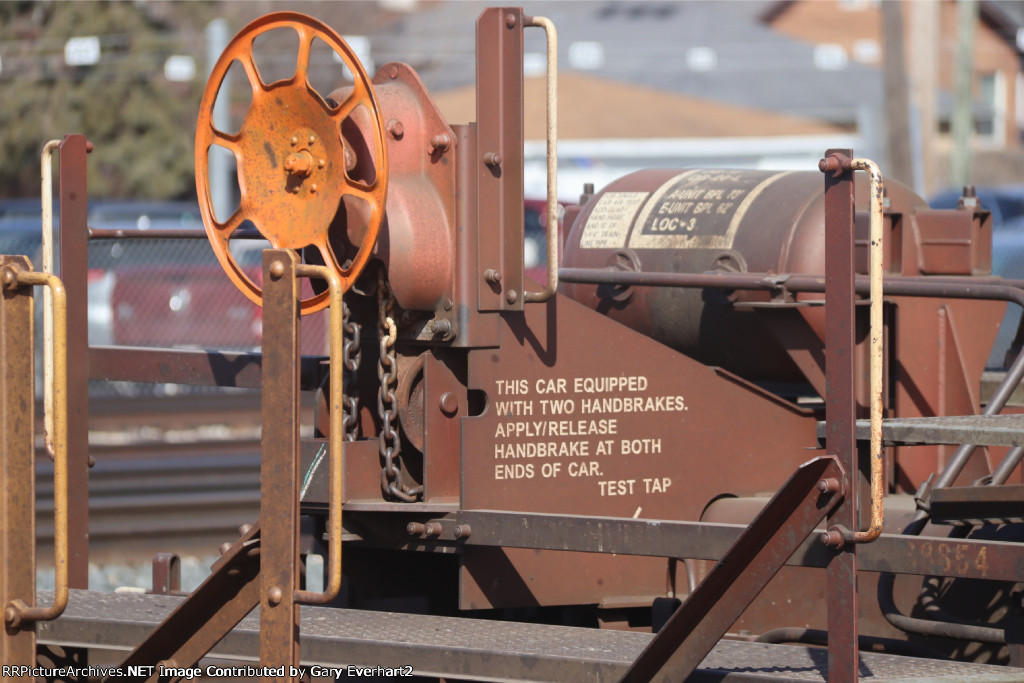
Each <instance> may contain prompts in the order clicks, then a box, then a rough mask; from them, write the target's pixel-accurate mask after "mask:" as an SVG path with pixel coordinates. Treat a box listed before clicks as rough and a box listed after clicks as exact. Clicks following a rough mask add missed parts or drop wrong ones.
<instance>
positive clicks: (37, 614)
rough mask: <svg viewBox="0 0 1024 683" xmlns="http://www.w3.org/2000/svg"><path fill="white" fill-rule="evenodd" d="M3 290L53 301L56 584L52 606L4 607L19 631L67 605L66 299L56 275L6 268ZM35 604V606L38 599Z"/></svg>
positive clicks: (13, 603) (19, 603)
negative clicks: (39, 289) (24, 289)
mask: <svg viewBox="0 0 1024 683" xmlns="http://www.w3.org/2000/svg"><path fill="white" fill-rule="evenodd" d="M2 281H3V286H4V287H19V286H31V287H35V286H44V287H46V288H47V290H48V291H49V292H50V293H51V295H52V297H53V311H52V313H53V319H52V328H53V351H54V352H53V378H52V379H53V384H52V387H51V389H50V395H51V396H52V397H53V406H54V413H53V423H54V426H53V449H54V451H53V517H54V521H53V528H54V538H53V545H54V571H55V573H56V578H55V580H54V596H53V604H52V605H50V606H49V607H30V606H29V605H28V604H27V603H26V602H25V601H24V600H21V599H15V600H11V601H10V602H9V603H7V605H6V606H5V607H4V621H6V622H7V623H8V624H9V625H11V626H12V627H16V626H18V625H19V624H22V623H24V622H27V621H52V620H54V619H56V618H57V617H59V616H60V615H61V614H63V613H64V608H65V607H67V604H68V555H69V550H68V438H67V435H68V398H67V386H68V362H67V361H68V358H67V349H68V328H67V295H66V292H65V290H64V284H63V283H62V282H61V281H60V278H58V277H57V276H56V275H52V274H50V273H36V272H31V271H25V270H19V269H18V268H12V267H8V268H5V269H4V271H3V275H2ZM31 599H32V601H33V602H35V596H33V597H32V598H31Z"/></svg>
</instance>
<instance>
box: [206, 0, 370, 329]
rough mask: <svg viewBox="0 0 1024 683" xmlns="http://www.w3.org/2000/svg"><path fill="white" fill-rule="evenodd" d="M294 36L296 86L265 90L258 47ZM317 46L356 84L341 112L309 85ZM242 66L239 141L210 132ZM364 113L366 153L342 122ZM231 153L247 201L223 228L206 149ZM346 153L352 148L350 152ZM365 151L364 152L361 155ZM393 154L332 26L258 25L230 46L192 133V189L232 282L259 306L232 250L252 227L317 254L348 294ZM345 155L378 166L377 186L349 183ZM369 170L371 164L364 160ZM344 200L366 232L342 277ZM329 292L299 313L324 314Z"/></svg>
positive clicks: (283, 244)
mask: <svg viewBox="0 0 1024 683" xmlns="http://www.w3.org/2000/svg"><path fill="white" fill-rule="evenodd" d="M281 28H290V29H293V30H294V31H296V32H297V33H298V36H299V43H298V44H299V48H298V57H297V59H296V69H295V73H294V74H293V75H292V76H291V78H288V79H285V80H279V81H276V82H273V83H270V84H267V83H264V81H263V78H262V77H261V75H260V72H259V69H258V68H257V66H256V62H255V60H254V59H253V40H254V39H255V38H256V37H257V36H259V35H261V34H263V33H266V32H268V31H272V30H274V29H281ZM314 39H320V40H322V41H323V42H324V43H326V45H327V46H328V47H330V48H331V49H333V50H334V52H335V53H336V54H337V56H338V57H340V58H341V60H342V62H343V63H344V64H345V66H347V67H348V69H349V71H350V72H351V73H352V75H353V80H354V84H353V87H352V88H351V92H349V93H348V94H347V96H346V97H345V98H344V99H343V100H342V101H341V102H338V103H335V102H334V101H333V100H332V101H329V100H327V99H325V98H324V97H323V96H321V95H320V94H319V93H318V92H317V91H316V90H315V89H314V88H313V87H312V86H311V85H310V83H309V67H310V54H311V52H312V45H313V41H314ZM234 62H238V63H239V64H240V65H241V67H242V69H243V70H244V72H245V75H246V78H247V79H248V82H249V85H250V86H251V87H252V104H251V105H250V106H249V110H248V112H247V113H246V115H245V118H244V120H243V121H242V125H241V127H240V128H239V130H238V132H237V133H229V132H226V131H222V130H219V129H218V128H216V127H215V125H214V123H213V106H214V103H215V102H216V101H217V95H218V93H219V92H220V89H221V86H222V84H223V82H224V78H225V76H226V75H227V73H228V69H229V68H230V67H231V65H232V64H233V63H234ZM359 107H362V108H363V109H364V110H365V112H366V113H367V114H368V117H365V118H368V119H369V121H370V124H369V126H368V128H369V129H370V130H368V131H366V135H367V137H368V138H369V139H368V140H366V143H367V144H366V145H365V146H364V145H360V146H359V147H360V149H355V148H354V146H353V145H349V143H348V141H347V140H346V139H345V138H344V137H343V136H342V122H343V121H345V119H347V118H348V117H349V116H350V115H351V114H352V113H353V112H354V111H356V110H357V108H359ZM214 145H218V146H220V147H224V148H226V149H227V150H229V151H230V152H231V153H232V154H233V155H234V157H235V161H236V163H237V167H238V186H239V189H240V191H241V199H240V202H239V205H238V208H237V209H236V210H235V211H234V212H233V213H232V214H231V215H230V216H228V217H227V218H225V219H224V220H218V217H217V216H216V215H215V213H214V211H213V205H212V202H211V197H210V173H209V166H210V164H209V161H210V148H211V146H214ZM346 147H348V149H346ZM364 147H365V149H364ZM386 149H387V146H386V144H385V140H384V124H383V120H382V119H381V114H380V110H379V108H378V107H377V101H376V98H375V97H374V92H373V87H372V85H371V84H370V79H369V77H368V76H367V74H366V72H365V71H364V70H363V68H362V66H361V65H360V63H359V60H358V59H357V58H356V56H355V54H354V53H353V52H352V50H351V49H350V48H349V46H348V45H347V44H346V43H345V41H344V40H342V38H341V36H339V35H338V34H337V33H336V32H335V31H333V30H332V29H331V28H330V27H328V26H325V25H324V24H322V23H320V22H318V21H316V20H315V19H313V18H311V17H308V16H306V15H304V14H298V13H295V12H278V13H275V14H269V15H267V16H264V17H261V18H259V19H257V20H255V21H254V22H252V23H251V24H249V25H248V26H246V27H245V28H244V29H242V31H241V32H240V33H239V34H238V35H236V36H235V37H234V39H232V41H231V42H230V43H229V44H228V46H227V48H226V49H225V50H224V54H222V55H221V57H220V59H219V60H217V64H216V65H215V66H214V67H213V71H212V73H211V74H210V79H209V81H208V82H207V84H206V89H205V90H204V91H203V100H202V104H201V105H200V107H199V121H198V124H197V126H196V149H195V154H196V189H197V191H198V194H199V207H200V210H201V212H202V215H203V223H204V224H205V225H206V233H207V235H208V236H209V238H210V243H211V244H212V245H213V250H214V252H215V253H216V254H217V258H218V259H219V260H220V263H221V265H222V266H223V267H224V270H225V271H226V272H227V274H228V277H230V278H231V281H232V282H234V283H235V285H236V286H238V288H239V289H241V290H242V292H243V293H244V294H245V295H246V296H247V297H249V299H251V300H252V301H254V302H255V303H257V304H262V293H263V292H262V290H261V289H260V287H259V286H258V285H257V284H256V283H254V282H253V281H252V279H251V278H250V277H249V276H248V275H247V274H246V273H245V272H244V271H243V270H242V268H240V267H239V265H238V263H237V261H235V258H234V257H233V256H232V254H231V251H230V250H229V249H228V243H229V240H230V238H231V236H232V234H233V233H234V232H235V231H236V230H237V229H238V228H239V227H240V226H241V225H242V224H243V223H245V222H246V221H250V222H251V223H252V224H253V225H255V226H256V229H257V230H258V231H259V232H260V233H261V234H262V235H263V237H265V238H266V239H267V240H268V241H269V242H270V244H271V245H273V246H274V247H275V248H278V249H284V248H290V249H296V250H302V249H304V248H307V247H312V248H316V249H317V250H318V251H319V252H320V254H321V255H322V257H323V261H324V263H325V264H327V266H328V267H330V268H332V269H333V270H334V271H335V272H337V273H338V274H339V275H340V276H341V280H342V284H343V287H344V289H345V290H347V289H348V288H349V287H350V286H351V285H352V283H353V281H354V280H355V279H356V277H357V276H358V275H359V273H360V271H362V269H363V267H364V266H365V265H366V262H367V261H368V260H369V258H370V251H371V250H372V249H373V245H374V242H375V241H376V239H377V233H378V231H379V230H380V224H381V220H382V218H383V216H384V207H385V203H386V200H387V177H388V163H387V156H386V154H387V152H386ZM346 154H348V156H349V158H350V159H349V160H350V162H351V160H352V158H353V157H354V156H356V155H368V156H369V157H372V158H371V159H369V160H368V161H372V168H373V171H374V173H373V180H372V181H370V182H364V181H362V180H355V179H353V178H352V177H350V175H349V172H348V170H346V169H347V168H354V166H355V165H354V164H353V163H346ZM359 161H360V162H361V165H363V166H365V165H366V163H365V162H366V161H367V160H362V159H360V160H359ZM346 196H354V197H355V198H357V199H360V200H362V202H363V203H365V204H366V205H367V206H368V207H369V211H368V214H369V215H368V218H367V226H366V230H365V232H363V233H362V239H361V241H360V243H359V245H358V250H357V253H356V254H355V256H354V257H352V258H351V262H350V263H349V262H348V259H346V263H345V267H344V268H343V267H342V266H341V265H340V264H339V262H338V258H337V256H336V255H335V253H334V248H333V247H332V246H331V240H330V239H329V238H328V229H329V228H330V226H331V222H332V221H333V220H334V219H335V215H336V214H337V213H338V211H339V206H340V205H341V203H342V200H343V199H344V198H345V197H346ZM327 303H328V299H327V292H321V293H320V294H317V295H315V296H312V297H310V298H309V299H304V300H303V301H302V305H301V309H302V312H303V313H312V312H314V311H318V310H320V309H322V308H324V307H326V306H327Z"/></svg>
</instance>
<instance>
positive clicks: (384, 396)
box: [377, 269, 423, 503]
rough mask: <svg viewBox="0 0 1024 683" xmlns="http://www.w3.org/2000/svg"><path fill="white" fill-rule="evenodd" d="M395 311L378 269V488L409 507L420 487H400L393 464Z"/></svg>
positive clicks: (395, 439)
mask: <svg viewBox="0 0 1024 683" xmlns="http://www.w3.org/2000/svg"><path fill="white" fill-rule="evenodd" d="M394 308H395V297H394V295H393V294H392V293H391V290H390V288H389V287H388V283H387V278H386V276H385V275H384V270H383V269H381V271H380V274H379V276H378V279H377V309H378V324H379V326H380V360H379V362H378V364H377V378H378V379H379V380H380V389H379V390H378V392H377V413H378V415H379V416H380V421H381V428H380V435H379V441H380V455H381V458H382V459H383V461H384V465H383V467H382V468H381V473H380V484H381V489H383V491H384V495H385V496H386V497H392V498H397V499H398V500H401V501H404V502H406V503H411V502H414V501H416V500H417V499H418V498H419V496H420V495H422V493H423V487H422V486H415V487H409V486H406V485H405V484H403V482H402V470H401V469H399V467H398V463H396V460H397V458H398V455H399V453H400V451H401V447H402V445H401V441H400V440H399V438H398V421H397V419H396V418H397V415H396V410H397V402H396V400H395V392H394V389H393V387H394V385H395V383H396V380H397V379H398V364H397V362H396V361H395V339H396V338H397V336H398V328H397V326H396V325H395V319H394Z"/></svg>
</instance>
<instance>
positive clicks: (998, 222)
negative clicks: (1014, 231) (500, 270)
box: [928, 185, 1024, 230]
mask: <svg viewBox="0 0 1024 683" xmlns="http://www.w3.org/2000/svg"><path fill="white" fill-rule="evenodd" d="M974 194H975V196H976V197H977V198H978V203H979V204H981V206H982V207H983V208H985V209H988V210H989V211H991V212H992V229H993V230H999V228H1000V227H1002V225H1003V224H1004V223H1006V222H1007V221H1010V220H1012V219H1014V218H1016V217H1017V216H1022V215H1024V185H991V186H989V185H979V186H978V187H976V188H975V189H974ZM962 196H963V189H961V188H956V189H953V188H950V189H947V190H943V191H942V192H939V193H938V194H936V195H935V196H934V197H932V198H931V201H929V202H928V203H929V205H931V207H932V208H933V209H955V208H956V207H957V203H958V202H959V201H960V198H961V197H962Z"/></svg>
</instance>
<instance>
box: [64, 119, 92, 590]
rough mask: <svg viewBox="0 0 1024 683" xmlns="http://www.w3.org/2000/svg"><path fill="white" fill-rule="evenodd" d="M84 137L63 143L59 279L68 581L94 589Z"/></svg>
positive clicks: (71, 583)
mask: <svg viewBox="0 0 1024 683" xmlns="http://www.w3.org/2000/svg"><path fill="white" fill-rule="evenodd" d="M89 148H90V144H89V143H88V142H87V141H86V139H85V136H84V135H68V136H65V138H64V141H63V142H61V144H60V278H61V281H62V282H63V283H64V287H65V289H66V291H67V330H68V340H73V343H72V344H70V345H69V348H68V354H67V359H68V361H67V367H68V387H67V396H68V431H67V439H68V481H70V482H72V485H71V486H70V487H69V490H68V518H69V521H68V543H69V546H68V583H69V585H70V586H71V587H72V588H88V587H89V484H88V482H89V344H88V341H87V340H88V339H89V318H88V310H89V302H88V269H89V257H88V250H89V242H88V224H87V222H86V217H87V215H88V205H87V202H86V193H87V189H88V188H87V184H86V163H85V155H86V154H87V153H88V151H89Z"/></svg>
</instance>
